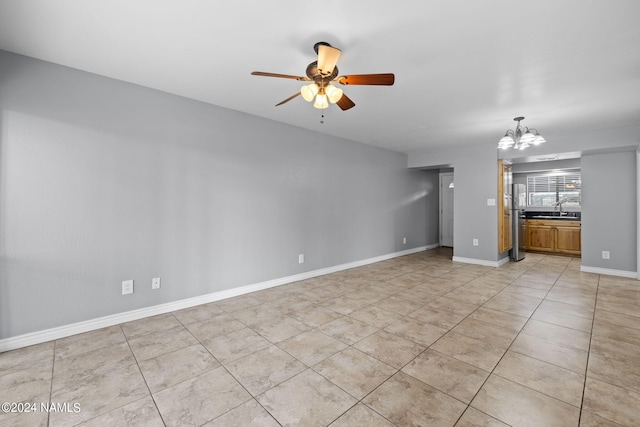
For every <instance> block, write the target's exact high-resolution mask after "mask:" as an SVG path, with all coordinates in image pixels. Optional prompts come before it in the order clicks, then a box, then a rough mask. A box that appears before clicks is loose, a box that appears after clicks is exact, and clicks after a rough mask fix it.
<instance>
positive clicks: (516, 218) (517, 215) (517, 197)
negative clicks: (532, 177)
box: [511, 184, 527, 261]
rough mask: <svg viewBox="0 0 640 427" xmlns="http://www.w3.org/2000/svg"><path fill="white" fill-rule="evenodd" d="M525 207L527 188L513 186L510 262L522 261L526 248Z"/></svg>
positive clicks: (518, 185) (519, 185)
mask: <svg viewBox="0 0 640 427" xmlns="http://www.w3.org/2000/svg"><path fill="white" fill-rule="evenodd" d="M526 207H527V186H526V185H524V184H513V187H512V189H511V236H512V241H511V242H512V248H511V260H512V261H520V260H522V259H524V254H525V249H526V247H527V220H526V217H525V208H526Z"/></svg>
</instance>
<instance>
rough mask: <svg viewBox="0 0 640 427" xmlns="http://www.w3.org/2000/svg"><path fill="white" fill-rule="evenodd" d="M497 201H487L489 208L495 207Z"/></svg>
mask: <svg viewBox="0 0 640 427" xmlns="http://www.w3.org/2000/svg"><path fill="white" fill-rule="evenodd" d="M495 205H496V199H487V206H495Z"/></svg>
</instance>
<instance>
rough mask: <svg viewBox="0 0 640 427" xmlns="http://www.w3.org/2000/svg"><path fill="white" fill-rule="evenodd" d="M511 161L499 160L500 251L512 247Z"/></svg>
mask: <svg viewBox="0 0 640 427" xmlns="http://www.w3.org/2000/svg"><path fill="white" fill-rule="evenodd" d="M512 176H513V175H512V172H511V163H509V162H506V161H504V160H498V197H499V198H500V199H499V200H498V252H500V253H502V252H506V251H508V250H509V249H511V247H512V237H511V182H512Z"/></svg>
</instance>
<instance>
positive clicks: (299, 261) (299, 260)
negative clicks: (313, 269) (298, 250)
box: [298, 254, 304, 264]
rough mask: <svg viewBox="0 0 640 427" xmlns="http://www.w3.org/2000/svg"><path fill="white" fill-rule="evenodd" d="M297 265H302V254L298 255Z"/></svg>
mask: <svg viewBox="0 0 640 427" xmlns="http://www.w3.org/2000/svg"><path fill="white" fill-rule="evenodd" d="M298 264H304V254H299V255H298Z"/></svg>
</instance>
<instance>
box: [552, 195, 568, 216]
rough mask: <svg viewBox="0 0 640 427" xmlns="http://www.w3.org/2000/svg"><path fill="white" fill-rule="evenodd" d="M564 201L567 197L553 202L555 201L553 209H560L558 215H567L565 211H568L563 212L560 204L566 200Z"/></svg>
mask: <svg viewBox="0 0 640 427" xmlns="http://www.w3.org/2000/svg"><path fill="white" fill-rule="evenodd" d="M566 201H567V199H565V198H562V199H560V200H558V201H557V202H555V203H554V204H553V205H554V206H555V208H554V210H556V209H558V208H559V209H560V216H565V215H567V213H568V212H563V211H562V204H563V203H564V202H566Z"/></svg>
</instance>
